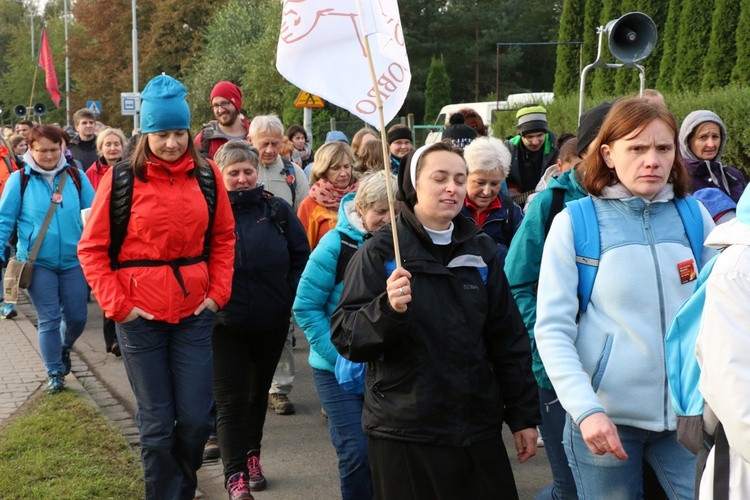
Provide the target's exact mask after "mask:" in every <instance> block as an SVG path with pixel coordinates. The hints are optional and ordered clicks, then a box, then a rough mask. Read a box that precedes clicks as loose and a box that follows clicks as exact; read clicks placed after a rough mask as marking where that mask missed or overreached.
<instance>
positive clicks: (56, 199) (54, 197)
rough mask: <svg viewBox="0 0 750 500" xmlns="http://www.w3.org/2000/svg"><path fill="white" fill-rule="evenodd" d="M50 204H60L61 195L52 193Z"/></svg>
mask: <svg viewBox="0 0 750 500" xmlns="http://www.w3.org/2000/svg"><path fill="white" fill-rule="evenodd" d="M52 203H57V204H58V205H59V204H60V203H62V193H52Z"/></svg>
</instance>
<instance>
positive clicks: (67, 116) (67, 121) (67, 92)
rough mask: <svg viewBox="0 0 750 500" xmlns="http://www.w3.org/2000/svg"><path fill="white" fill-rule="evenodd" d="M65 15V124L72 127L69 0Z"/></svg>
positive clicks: (65, 7) (66, 3) (64, 4)
mask: <svg viewBox="0 0 750 500" xmlns="http://www.w3.org/2000/svg"><path fill="white" fill-rule="evenodd" d="M63 11H64V15H65V124H66V125H67V126H68V127H70V56H69V55H68V0H64V2H63Z"/></svg>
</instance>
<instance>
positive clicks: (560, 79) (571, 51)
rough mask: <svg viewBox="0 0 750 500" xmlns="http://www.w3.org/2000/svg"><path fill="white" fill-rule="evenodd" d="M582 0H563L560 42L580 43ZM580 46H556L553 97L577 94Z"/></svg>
mask: <svg viewBox="0 0 750 500" xmlns="http://www.w3.org/2000/svg"><path fill="white" fill-rule="evenodd" d="M584 6H585V4H584V0H565V1H564V2H563V7H562V15H561V16H560V34H559V35H558V40H559V41H560V42H572V41H580V36H581V34H582V29H583V8H584ZM580 48H581V47H580V45H558V46H557V66H556V67H555V86H554V92H555V95H568V94H574V93H577V92H578V73H579V72H580V69H579V67H580V54H581V51H580Z"/></svg>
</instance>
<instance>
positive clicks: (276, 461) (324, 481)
mask: <svg viewBox="0 0 750 500" xmlns="http://www.w3.org/2000/svg"><path fill="white" fill-rule="evenodd" d="M101 328H102V313H101V310H100V309H99V307H98V305H97V304H96V302H94V301H92V302H91V303H90V304H89V321H88V325H87V327H86V330H85V331H84V333H83V335H82V336H81V338H80V339H79V340H78V342H77V343H76V345H75V348H74V349H75V351H76V352H77V353H78V354H79V356H80V357H81V358H82V359H83V360H84V361H85V362H86V364H87V365H88V366H89V369H90V370H91V371H92V372H94V374H95V375H96V376H97V378H98V379H99V380H100V381H101V382H103V383H104V385H105V386H107V387H108V388H109V390H110V391H111V392H112V394H113V395H114V396H115V397H116V398H117V399H119V400H120V402H121V403H122V404H123V405H124V406H125V407H126V408H127V409H128V410H129V411H130V412H131V413H133V414H134V413H135V398H134V397H133V393H132V391H131V389H130V385H129V383H128V380H127V377H126V375H125V369H124V367H123V365H122V361H121V360H120V359H119V358H116V357H115V356H113V355H112V354H106V353H105V350H104V339H103V336H102V329H101ZM296 337H297V347H296V348H295V351H294V357H295V361H296V364H297V374H296V377H295V381H294V390H293V391H292V393H291V394H290V399H291V400H292V402H294V404H295V406H296V410H297V411H296V413H295V414H294V415H288V416H286V415H285V416H282V415H276V414H274V413H273V412H272V411H270V410H269V412H268V415H267V419H266V425H265V429H264V438H263V455H262V459H261V463H262V465H263V470H264V473H265V475H266V477H267V479H268V488H267V489H266V490H265V491H262V492H258V493H254V496H255V497H256V498H257V499H258V500H262V499H271V498H276V499H283V500H303V499H304V500H316V499H320V500H329V499H334V498H340V493H339V486H338V468H337V462H336V454H335V452H334V450H333V446H332V445H331V442H330V437H329V434H328V424H327V420H326V419H325V418H324V417H323V416H322V415H321V413H320V404H319V402H318V397H317V393H316V391H315V384H314V382H313V378H312V370H311V369H310V366H309V365H308V364H307V355H308V353H309V345H308V343H307V341H306V340H305V336H304V335H303V334H302V333H301V332H300V331H299V329H298V330H297V332H296ZM504 440H505V443H506V447H507V448H508V454H509V456H510V457H511V463H512V465H513V469H514V473H515V477H516V483H517V486H518V490H519V494H520V497H521V498H522V499H533V498H534V496H535V494H536V492H538V491H539V490H541V489H542V488H544V487H545V486H547V485H548V484H549V483H550V482H551V477H552V475H551V473H550V470H549V463H548V462H547V457H546V455H545V453H544V449H543V448H542V449H540V452H539V453H538V454H537V456H536V457H534V458H532V459H531V460H530V461H529V462H527V463H525V464H519V463H518V461H517V460H516V459H515V449H514V447H513V441H512V437H511V435H510V433H509V432H508V431H507V429H506V430H505V433H504ZM223 479H224V478H223V474H222V469H221V463H220V461H215V462H213V463H207V464H204V466H203V468H202V469H201V470H200V471H199V485H198V488H199V490H200V491H201V492H202V493H203V495H204V496H203V498H204V499H207V500H214V499H217V500H218V499H224V498H226V491H225V490H224V485H223Z"/></svg>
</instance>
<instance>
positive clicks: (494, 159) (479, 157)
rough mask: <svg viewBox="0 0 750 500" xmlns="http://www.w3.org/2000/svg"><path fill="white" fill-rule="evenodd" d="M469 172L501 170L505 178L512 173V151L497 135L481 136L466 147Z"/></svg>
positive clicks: (465, 154)
mask: <svg viewBox="0 0 750 500" xmlns="http://www.w3.org/2000/svg"><path fill="white" fill-rule="evenodd" d="M464 159H465V160H466V165H467V166H468V167H469V174H471V173H472V172H476V171H478V170H500V171H501V172H502V173H503V179H504V178H506V177H508V174H509V173H510V160H511V158H510V151H508V148H507V147H506V146H505V144H504V143H503V141H501V140H500V139H498V138H496V137H479V138H477V139H474V140H473V141H472V142H471V144H469V145H468V146H466V148H464Z"/></svg>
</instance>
